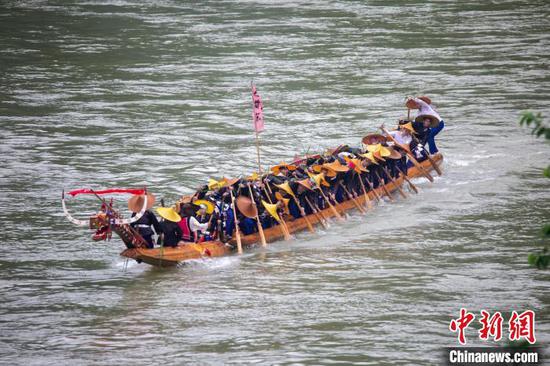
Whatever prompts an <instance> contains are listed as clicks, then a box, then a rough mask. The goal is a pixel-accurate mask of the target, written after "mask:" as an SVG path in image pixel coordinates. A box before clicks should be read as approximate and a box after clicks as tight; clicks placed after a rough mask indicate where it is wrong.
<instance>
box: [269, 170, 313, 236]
mask: <svg viewBox="0 0 550 366" xmlns="http://www.w3.org/2000/svg"><path fill="white" fill-rule="evenodd" d="M265 184H266V185H267V187H268V188H269V182H268V181H267V180H266V181H265ZM275 186H276V187H277V188H279V189H282V190H283V191H285V192H286V193H288V194H289V195H290V196H291V197H292V199H293V200H294V203H296V206H298V209H299V210H300V215H302V217H303V218H304V220H305V222H306V224H307V228H308V229H309V231H310V232H312V233H314V232H315V230H314V229H313V225H312V224H311V222H310V221H309V218H308V217H307V215H306V211H305V210H304V208H303V207H302V205H300V201H299V200H298V198H297V197H296V194H295V193H294V191H293V190H292V188H290V184H288V182H284V183H282V184H276V185H275Z"/></svg>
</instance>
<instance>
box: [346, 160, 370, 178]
mask: <svg viewBox="0 0 550 366" xmlns="http://www.w3.org/2000/svg"><path fill="white" fill-rule="evenodd" d="M349 162H350V163H352V164H353V170H355V171H356V172H357V173H359V174H361V173H362V172H368V170H367V169H366V168H364V167H363V162H362V161H361V160H359V159H350V160H349Z"/></svg>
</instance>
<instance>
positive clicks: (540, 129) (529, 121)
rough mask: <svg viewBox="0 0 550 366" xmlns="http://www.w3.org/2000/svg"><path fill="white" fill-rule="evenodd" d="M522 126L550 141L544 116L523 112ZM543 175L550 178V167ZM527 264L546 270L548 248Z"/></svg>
mask: <svg viewBox="0 0 550 366" xmlns="http://www.w3.org/2000/svg"><path fill="white" fill-rule="evenodd" d="M519 124H520V126H527V127H530V128H531V129H532V130H531V134H533V135H535V136H537V137H540V136H544V137H545V138H546V139H547V140H550V127H547V126H545V125H544V124H543V123H542V114H540V113H537V114H534V113H533V112H523V114H522V115H521V119H520V121H519ZM542 174H543V175H544V176H545V177H546V178H550V165H549V166H548V167H546V169H544V170H543V171H542ZM542 236H543V237H545V238H547V237H550V224H545V225H544V226H543V227H542ZM527 262H529V264H530V265H532V266H535V267H537V268H538V269H546V268H548V265H549V264H550V255H549V254H548V248H547V247H544V248H543V249H542V250H541V251H540V252H538V253H531V254H529V256H528V257H527Z"/></svg>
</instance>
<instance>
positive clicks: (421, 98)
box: [418, 95, 432, 104]
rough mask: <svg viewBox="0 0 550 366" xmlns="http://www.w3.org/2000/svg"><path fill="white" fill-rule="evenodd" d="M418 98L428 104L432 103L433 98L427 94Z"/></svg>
mask: <svg viewBox="0 0 550 366" xmlns="http://www.w3.org/2000/svg"><path fill="white" fill-rule="evenodd" d="M418 99H420V100H423V101H425V102H426V103H428V104H432V100H431V99H430V98H429V97H427V96H425V95H421V96H419V97H418Z"/></svg>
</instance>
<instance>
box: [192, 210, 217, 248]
mask: <svg viewBox="0 0 550 366" xmlns="http://www.w3.org/2000/svg"><path fill="white" fill-rule="evenodd" d="M193 203H194V204H195V205H198V206H199V209H198V211H197V212H196V219H197V221H198V222H199V223H200V224H206V225H207V230H208V231H207V230H200V231H198V232H197V237H198V241H199V242H202V241H209V240H212V237H211V235H210V233H211V232H213V230H212V227H213V226H214V225H212V224H213V221H212V220H213V218H214V207H215V206H214V204H213V203H212V202H210V201H208V200H196V201H195V202H193Z"/></svg>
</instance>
